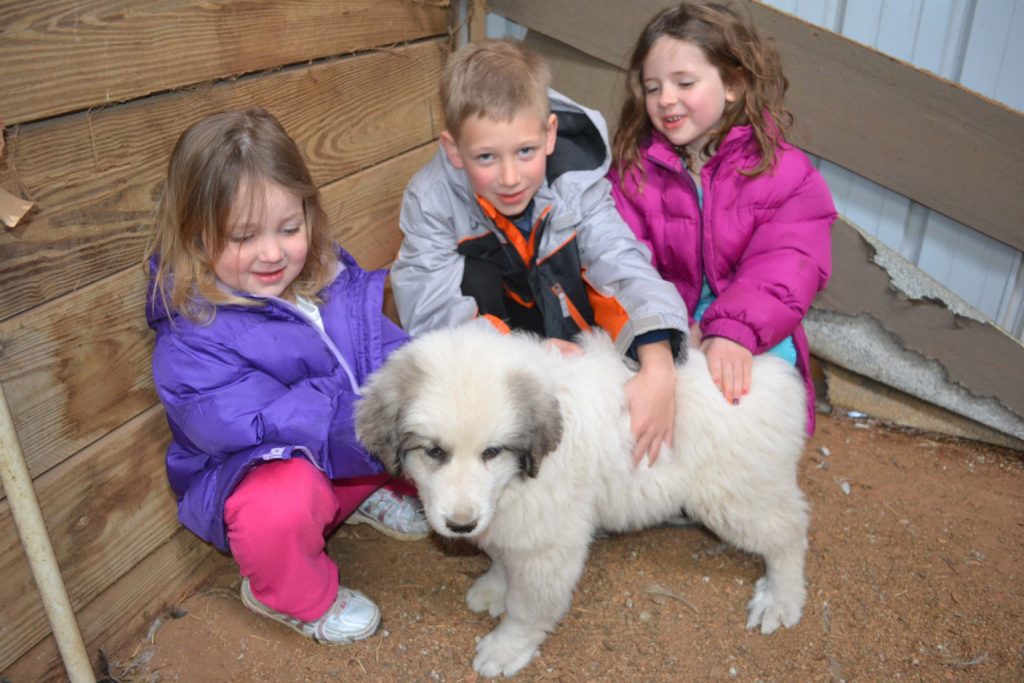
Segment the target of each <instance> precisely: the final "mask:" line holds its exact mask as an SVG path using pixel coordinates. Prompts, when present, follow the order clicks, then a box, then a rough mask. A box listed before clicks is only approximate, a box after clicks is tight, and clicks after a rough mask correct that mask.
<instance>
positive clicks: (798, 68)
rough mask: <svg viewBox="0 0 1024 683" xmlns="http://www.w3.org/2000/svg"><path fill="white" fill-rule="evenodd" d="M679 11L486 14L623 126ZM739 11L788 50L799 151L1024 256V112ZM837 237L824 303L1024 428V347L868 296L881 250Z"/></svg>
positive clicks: (527, 4) (795, 26)
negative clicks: (654, 23) (634, 78)
mask: <svg viewBox="0 0 1024 683" xmlns="http://www.w3.org/2000/svg"><path fill="white" fill-rule="evenodd" d="M674 4H677V0H633V1H632V2H630V3H629V6H628V9H627V8H625V6H624V5H623V4H622V3H619V2H617V1H616V0H560V2H558V3H549V2H545V1H544V0H489V3H488V7H489V9H490V10H491V11H492V12H495V13H497V14H500V15H502V16H505V17H507V18H508V19H511V20H512V21H515V22H517V23H519V24H521V25H523V26H525V27H527V28H528V29H529V33H528V34H527V36H526V44H527V45H528V46H529V47H531V48H532V49H534V50H535V51H537V52H538V53H540V54H542V55H544V56H545V58H546V59H547V60H548V61H549V63H550V64H551V67H552V73H553V77H554V87H556V88H557V89H559V90H562V91H563V92H565V93H566V94H567V95H569V96H570V97H573V98H576V99H578V100H579V101H580V102H583V103H584V104H588V105H589V106H592V107H595V108H597V109H599V110H601V112H602V113H603V114H605V116H606V117H607V118H608V119H609V125H610V126H614V124H615V122H616V121H617V117H618V114H619V109H620V107H621V102H622V100H621V97H622V95H621V94H622V91H623V89H624V82H625V81H624V73H623V70H622V66H623V65H624V64H625V63H626V61H627V60H628V55H629V51H630V50H631V49H632V43H633V41H635V40H636V37H637V35H639V32H640V30H641V29H642V27H643V25H644V24H645V23H646V22H647V20H648V19H649V18H650V17H652V16H653V15H654V14H655V12H657V11H659V10H660V9H663V8H665V7H668V6H671V5H674ZM732 5H733V6H735V7H737V8H739V10H740V11H741V12H748V13H749V14H750V16H751V17H752V18H753V20H754V22H755V24H756V25H757V26H758V27H759V29H760V30H761V31H762V32H763V33H764V34H765V35H766V36H771V37H772V38H773V39H774V40H775V43H776V45H777V46H778V48H779V50H780V52H781V53H782V57H783V63H784V67H785V69H786V74H787V77H789V79H790V82H791V89H790V92H789V93H788V94H787V100H786V101H787V105H788V106H789V107H790V108H791V109H792V110H793V112H794V114H795V117H796V126H795V130H794V139H795V141H796V142H797V143H798V144H799V145H800V146H802V147H804V148H805V149H807V150H808V151H811V152H814V153H816V154H818V155H820V156H822V157H824V158H826V159H828V160H829V161H831V162H833V163H835V164H838V165H840V166H843V167H844V168H848V169H850V170H853V171H855V172H857V173H859V174H861V175H863V176H865V177H867V178H869V179H871V180H874V181H875V182H878V183H881V184H883V185H885V186H887V187H890V188H891V189H894V190H897V191H899V192H902V193H904V194H906V195H907V196H909V197H911V198H913V199H915V200H916V201H918V202H920V203H922V204H924V205H925V206H928V207H929V208H932V209H935V210H937V211H940V212H942V213H945V214H946V215H948V216H950V217H952V218H954V219H956V220H959V221H962V222H964V223H965V224H967V225H969V226H970V227H972V228H974V229H975V230H977V231H979V232H981V233H983V234H986V235H988V236H989V237H992V238H993V239H996V240H999V241H1001V242H1004V243H1005V244H1009V245H1010V246H1013V247H1015V248H1018V249H1020V248H1024V230H1022V229H1021V228H1022V218H1024V115H1021V113H1020V112H1017V111H1013V110H1011V109H1009V108H1007V107H1005V106H1003V105H1001V104H999V103H997V102H993V101H991V100H989V99H987V98H985V97H982V96H980V95H977V94H975V93H972V92H970V91H968V90H966V89H964V88H962V87H961V86H958V85H956V84H954V83H951V82H949V81H946V80H944V79H942V78H939V77H937V76H934V75H932V74H930V73H928V72H926V71H923V70H920V69H917V68H915V67H914V66H912V65H910V64H906V63H904V62H900V61H898V60H895V59H892V58H890V57H887V56H885V55H882V54H880V53H878V52H876V51H875V50H872V49H871V48H868V47H865V46H863V45H859V44H858V43H855V42H853V41H851V40H848V39H846V38H844V37H842V36H839V35H836V34H833V33H830V32H829V31H825V30H823V29H820V28H818V27H816V26H812V25H810V24H807V23H805V22H803V21H801V20H799V19H797V18H795V17H792V16H790V15H787V14H785V13H783V12H779V11H777V10H774V9H772V8H770V7H767V6H765V5H762V4H760V3H758V2H753V1H752V0H735V1H734V2H733V3H732ZM581 16H586V17H587V20H586V21H584V22H580V21H578V20H577V18H578V17H581ZM992 169H999V172H998V173H993V172H992ZM833 242H834V249H833V258H834V260H835V262H836V263H835V268H834V272H833V278H832V280H831V282H830V284H829V288H828V290H827V291H826V293H825V295H824V296H819V297H818V299H817V301H816V302H815V307H816V308H818V309H821V310H828V311H833V312H836V313H841V314H842V315H844V316H849V317H851V318H855V317H857V316H871V317H873V318H874V319H876V320H877V321H878V322H879V323H880V324H881V326H882V327H883V328H884V329H885V330H886V331H887V332H888V333H890V334H891V335H892V336H893V337H894V339H895V340H896V341H897V342H898V343H899V344H900V345H901V346H903V347H904V348H905V349H907V350H909V351H912V352H914V353H915V354H917V355H918V356H919V357H920V358H923V359H933V360H936V361H938V362H939V363H941V364H942V366H943V369H944V371H945V372H946V373H947V375H948V377H949V380H950V381H951V382H952V383H955V384H956V385H959V386H961V387H963V388H965V389H967V390H968V391H969V392H971V394H973V395H974V396H975V397H978V398H980V399H983V400H988V399H989V398H990V397H991V398H995V399H996V400H997V401H998V402H999V403H1000V404H1002V405H1005V406H1006V407H1007V408H1008V409H1009V410H1010V411H1012V412H1013V413H1014V414H1015V415H1016V416H1017V418H1019V419H1024V385H1022V384H1021V382H1020V381H1019V379H1018V378H1019V375H1020V372H1019V368H1020V367H1022V364H1024V347H1022V346H1021V344H1020V343H1019V342H1018V341H1017V340H1015V339H1013V338H1012V337H1009V336H1008V335H1006V334H1005V333H1004V332H1003V331H1002V330H1000V329H999V328H997V327H995V326H994V325H991V324H987V323H984V322H978V321H976V320H972V319H970V318H966V317H962V316H960V315H959V314H956V313H953V312H951V311H950V310H949V309H947V308H946V307H945V306H944V305H943V304H942V303H941V302H936V301H931V300H927V299H920V298H914V297H912V296H908V295H907V294H906V293H905V292H903V291H902V290H900V289H899V288H898V287H896V286H893V285H892V284H891V283H889V282H888V279H887V278H886V281H885V282H884V283H883V287H882V288H875V287H871V288H869V287H865V286H864V283H866V282H876V281H877V280H878V278H879V277H880V275H879V273H878V271H879V267H878V266H877V265H875V264H874V263H873V262H872V258H873V254H874V249H873V248H871V247H870V246H868V245H866V244H864V246H863V248H859V249H857V250H856V251H854V250H851V249H849V248H846V247H847V246H848V245H849V244H851V243H861V242H863V239H862V238H861V237H860V236H859V233H858V232H857V231H856V229H855V228H854V227H852V226H851V225H850V224H849V223H847V222H846V221H844V220H840V221H838V222H837V223H836V225H835V226H834V228H833ZM840 246H842V248H840ZM858 371H860V369H858ZM869 376H870V375H869ZM901 388H902V389H904V390H906V388H905V387H901ZM919 398H923V399H925V400H931V397H929V396H920V397H919ZM992 426H995V425H992ZM996 428H997V429H998V428H1000V427H998V426H996ZM1015 436H1017V435H1016V434H1015ZM1018 438H1019V437H1018Z"/></svg>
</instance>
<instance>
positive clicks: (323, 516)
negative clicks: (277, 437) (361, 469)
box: [224, 458, 337, 531]
mask: <svg viewBox="0 0 1024 683" xmlns="http://www.w3.org/2000/svg"><path fill="white" fill-rule="evenodd" d="M336 507H337V501H336V500H335V498H334V495H333V493H332V491H331V486H330V481H329V480H328V479H327V477H326V476H324V474H323V472H321V471H320V470H318V469H317V468H316V467H315V466H313V465H312V464H311V463H310V462H309V461H307V460H305V459H304V458H293V459H291V460H279V461H276V462H270V463H266V464H263V465H259V466H257V467H256V468H254V469H253V470H252V471H251V472H249V474H247V475H246V476H245V478H244V479H242V481H241V483H239V485H238V487H237V488H236V489H235V490H234V492H233V493H232V494H231V495H230V496H229V497H228V499H227V502H226V503H225V505H224V520H225V522H226V523H227V525H228V526H229V527H238V526H246V525H247V522H251V523H254V524H258V525H259V526H260V527H262V528H263V529H265V530H267V531H269V530H271V529H277V530H280V531H286V530H288V529H293V528H295V527H296V526H297V525H302V524H318V525H321V528H322V527H323V526H326V525H327V524H328V523H329V522H330V521H331V519H332V518H333V517H334V515H335V512H336Z"/></svg>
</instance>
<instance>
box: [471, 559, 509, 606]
mask: <svg viewBox="0 0 1024 683" xmlns="http://www.w3.org/2000/svg"><path fill="white" fill-rule="evenodd" d="M507 590H508V578H507V577H506V575H505V565H503V564H502V562H501V556H500V555H499V554H498V553H494V554H493V555H491V568H490V569H488V570H487V571H486V572H485V573H484V574H482V575H480V577H478V578H477V580H476V581H474V582H473V585H472V586H471V587H470V589H469V592H468V593H466V604H467V605H469V609H471V610H473V611H474V612H487V613H488V614H490V615H491V616H492V617H500V616H501V615H502V614H504V613H505V592H506V591H507Z"/></svg>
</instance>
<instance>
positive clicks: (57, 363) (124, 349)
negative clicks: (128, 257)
mask: <svg viewBox="0 0 1024 683" xmlns="http://www.w3.org/2000/svg"><path fill="white" fill-rule="evenodd" d="M434 149H435V144H434V143H428V144H426V145H421V146H420V147H417V148H414V149H413V150H412V151H410V152H407V153H405V154H402V155H399V156H397V157H395V158H393V159H389V160H388V161H385V162H384V163H381V164H378V165H376V166H373V167H371V168H369V169H366V170H365V171H362V172H360V173H355V174H352V175H350V176H348V177H346V178H344V179H342V180H339V181H336V182H334V183H330V184H329V185H327V186H326V187H324V188H322V195H323V201H324V208H325V210H326V211H327V214H328V218H329V220H330V223H331V225H332V226H334V228H333V230H332V234H333V235H334V236H335V238H336V239H337V240H338V241H339V242H340V243H341V244H342V245H344V246H345V248H346V249H348V250H349V251H350V252H351V253H352V254H353V256H355V257H356V259H357V260H358V261H359V262H360V264H362V265H363V266H364V267H366V268H379V267H382V266H384V265H386V264H387V263H389V262H390V261H391V260H392V259H393V258H394V256H395V254H396V253H397V251H398V245H399V243H400V242H401V233H400V231H399V229H398V213H399V208H400V206H401V199H402V192H403V190H404V189H405V185H406V183H407V182H408V180H409V178H410V177H412V175H413V173H415V172H416V171H417V170H418V169H419V168H420V167H421V166H422V165H423V164H425V163H426V162H427V160H428V159H429V158H430V156H431V155H432V154H433V152H434ZM144 307H145V273H144V272H143V269H142V267H141V265H140V266H138V267H134V268H129V269H127V270H123V271H121V272H119V273H116V274H114V275H112V276H110V277H107V278H104V279H103V280H101V281H100V282H97V283H94V284H92V285H89V286H87V287H84V288H82V289H81V290H80V291H77V292H75V293H74V294H73V295H70V296H65V297H61V298H60V299H57V300H55V301H53V302H50V303H47V304H45V305H43V306H38V307H36V308H34V309H32V310H31V311H28V312H26V313H23V314H21V315H18V316H15V317H14V318H11V319H9V320H6V321H3V322H0V381H2V382H3V386H4V391H5V393H6V395H7V400H8V402H9V403H10V406H11V414H12V418H13V419H14V425H15V429H16V430H17V432H18V438H19V440H20V442H21V447H22V450H23V451H24V453H25V459H26V462H27V464H28V468H29V471H30V472H31V473H32V476H33V477H36V476H38V475H39V474H40V473H42V472H45V471H47V470H48V469H50V468H52V467H54V466H56V465H57V464H58V463H60V462H62V461H64V460H65V459H66V458H68V457H70V456H71V455H73V454H74V453H76V452H77V451H79V450H80V449H82V448H84V447H85V446H87V445H88V444H90V443H92V442H93V441H95V440H96V439H99V438H101V437H102V436H103V435H104V434H106V433H108V432H109V431H111V430H112V429H114V428H116V427H117V426H119V425H121V424H123V423H124V422H126V421H127V420H130V419H131V418H133V417H134V416H136V415H138V414H139V413H141V412H142V411H144V410H146V409H147V408H149V407H150V406H152V405H153V404H154V403H155V402H156V395H155V393H154V390H153V381H152V376H151V372H150V357H151V354H152V345H153V333H152V332H151V331H150V329H149V328H148V327H147V325H146V321H145V316H144Z"/></svg>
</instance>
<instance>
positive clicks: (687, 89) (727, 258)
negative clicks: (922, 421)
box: [609, 4, 836, 432]
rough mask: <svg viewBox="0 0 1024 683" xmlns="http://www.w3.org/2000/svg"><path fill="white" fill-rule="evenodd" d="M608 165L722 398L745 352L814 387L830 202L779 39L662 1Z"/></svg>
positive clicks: (746, 383)
mask: <svg viewBox="0 0 1024 683" xmlns="http://www.w3.org/2000/svg"><path fill="white" fill-rule="evenodd" d="M627 79H628V80H627V92H626V101H625V103H624V104H623V107H622V114H621V116H620V119H619V125H618V130H617V132H616V134H615V140H614V145H613V152H614V155H615V165H614V167H613V169H612V171H611V173H610V175H609V179H610V180H611V182H612V192H613V196H614V197H615V202H616V205H617V206H618V208H619V211H620V212H621V214H622V216H623V218H624V219H625V220H626V222H627V223H628V224H629V225H630V227H631V228H632V229H633V232H634V233H636V235H637V237H639V238H640V240H641V241H643V242H644V243H645V244H646V245H647V246H648V247H649V248H650V250H651V254H652V260H653V263H654V266H655V267H656V268H657V269H658V271H659V272H660V273H661V275H662V277H664V278H665V279H666V280H668V281H669V282H672V283H674V284H675V286H676V287H677V288H678V290H679V293H680V294H681V295H682V297H683V300H684V301H685V302H686V307H687V310H688V311H690V312H691V314H690V324H691V332H692V336H691V339H692V342H693V343H694V344H696V345H699V346H700V348H701V349H702V350H703V351H704V353H705V354H706V356H707V362H708V368H709V370H710V372H711V376H712V377H713V379H714V380H715V383H716V384H717V385H718V387H719V388H720V389H721V391H722V394H723V395H724V397H725V400H727V401H729V402H731V403H733V404H738V403H739V402H740V400H741V397H742V396H743V395H744V394H745V393H747V391H749V389H750V370H751V366H752V361H753V356H754V355H755V354H761V353H774V354H777V355H780V356H782V357H784V358H787V359H788V360H790V362H792V363H794V364H795V365H796V366H797V367H798V368H799V370H800V372H801V373H802V375H803V377H804V382H805V385H806V387H807V395H808V401H807V409H808V416H807V420H808V421H807V427H808V431H809V432H813V430H814V387H813V385H812V384H811V378H810V365H809V361H810V354H809V350H808V345H807V336H806V334H805V333H804V331H803V327H802V325H801V321H802V320H803V318H804V316H805V315H806V314H807V309H808V308H809V307H810V305H811V301H812V300H813V299H814V296H815V294H816V293H817V292H818V291H820V290H822V289H823V288H824V287H825V284H826V282H827V281H828V277H829V274H830V272H831V249H830V240H831V225H832V222H833V221H834V220H835V218H836V212H835V207H834V206H833V204H832V198H831V195H830V194H829V191H828V187H826V185H825V181H824V180H823V179H822V177H821V176H820V175H819V174H818V172H817V170H815V168H814V167H813V166H812V165H811V162H810V160H809V159H808V158H807V157H806V156H805V155H804V154H803V152H801V151H800V150H798V149H796V148H795V147H793V146H792V145H790V144H789V143H788V142H786V138H785V134H786V130H787V129H788V128H789V126H790V125H791V123H792V118H793V117H792V115H791V114H790V113H789V111H787V110H786V109H785V108H784V107H783V95H784V94H785V91H786V88H787V86H788V83H787V81H786V78H785V76H784V75H783V73H782V65H781V60H780V59H779V55H778V53H777V52H776V50H775V48H774V47H773V46H772V45H770V44H769V43H768V42H766V41H764V40H762V39H761V37H760V36H759V35H758V34H757V32H756V30H755V29H754V27H753V26H752V25H750V23H749V22H746V21H744V20H742V19H741V18H740V17H739V16H737V15H736V14H735V13H734V12H733V11H732V10H730V9H728V8H726V7H723V6H721V5H716V4H703V5H691V4H683V5H680V6H678V7H672V8H669V9H666V10H664V11H662V12H660V13H659V14H657V15H656V16H655V17H654V18H653V19H651V21H650V22H649V23H648V24H647V26H646V27H645V28H644V30H643V32H642V33H641V34H640V38H639V39H638V40H637V43H636V46H635V47H634V49H633V53H632V56H631V58H630V62H629V70H628V72H627Z"/></svg>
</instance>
